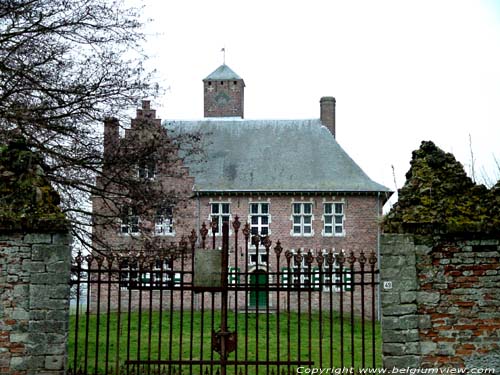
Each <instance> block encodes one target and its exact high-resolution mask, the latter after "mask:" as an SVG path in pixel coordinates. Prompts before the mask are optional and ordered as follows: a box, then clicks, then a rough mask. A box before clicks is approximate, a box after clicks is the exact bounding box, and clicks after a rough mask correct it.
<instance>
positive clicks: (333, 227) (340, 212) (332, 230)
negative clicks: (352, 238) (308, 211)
mask: <svg viewBox="0 0 500 375" xmlns="http://www.w3.org/2000/svg"><path fill="white" fill-rule="evenodd" d="M344 221H345V216H344V203H339V202H327V203H323V233H322V234H323V236H338V237H342V236H345V226H344Z"/></svg>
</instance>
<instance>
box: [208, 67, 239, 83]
mask: <svg viewBox="0 0 500 375" xmlns="http://www.w3.org/2000/svg"><path fill="white" fill-rule="evenodd" d="M231 79H241V78H240V76H238V74H236V73H235V72H234V71H233V70H232V69H231V68H230V67H229V66H227V65H226V64H222V65H221V66H219V67H218V68H217V69H215V70H214V71H213V72H212V73H210V74H209V75H208V76H207V78H205V79H204V81H208V80H214V81H216V80H231Z"/></svg>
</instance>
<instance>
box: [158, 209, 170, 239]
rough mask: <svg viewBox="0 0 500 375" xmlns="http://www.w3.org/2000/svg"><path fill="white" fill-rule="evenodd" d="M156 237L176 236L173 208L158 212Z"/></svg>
mask: <svg viewBox="0 0 500 375" xmlns="http://www.w3.org/2000/svg"><path fill="white" fill-rule="evenodd" d="M155 235H157V236H173V235H175V232H174V218H173V207H172V206H166V207H160V208H158V209H157V210H156V216H155Z"/></svg>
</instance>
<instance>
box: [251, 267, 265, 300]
mask: <svg viewBox="0 0 500 375" xmlns="http://www.w3.org/2000/svg"><path fill="white" fill-rule="evenodd" d="M266 284H267V274H266V273H265V272H264V271H261V270H257V271H255V272H254V273H253V274H251V275H250V285H252V286H253V285H258V286H259V287H260V288H262V290H251V291H250V307H259V308H261V307H264V308H265V307H266V306H267V291H266V290H265V289H266ZM257 304H258V305H257Z"/></svg>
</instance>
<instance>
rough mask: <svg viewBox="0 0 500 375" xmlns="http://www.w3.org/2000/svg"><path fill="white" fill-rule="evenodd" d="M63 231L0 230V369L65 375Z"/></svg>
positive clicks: (67, 258)
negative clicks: (0, 232)
mask: <svg viewBox="0 0 500 375" xmlns="http://www.w3.org/2000/svg"><path fill="white" fill-rule="evenodd" d="M69 245H70V237H69V235H67V234H66V233H29V234H20V233H9V234H0V285H1V288H0V373H1V374H17V375H24V374H27V375H28V374H54V375H55V374H64V373H65V366H66V362H67V343H68V330H69V295H70V285H69V281H70V271H71V249H70V246H69Z"/></svg>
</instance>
